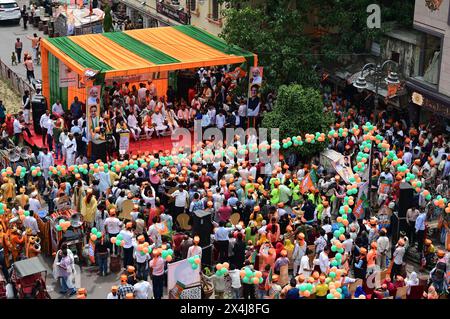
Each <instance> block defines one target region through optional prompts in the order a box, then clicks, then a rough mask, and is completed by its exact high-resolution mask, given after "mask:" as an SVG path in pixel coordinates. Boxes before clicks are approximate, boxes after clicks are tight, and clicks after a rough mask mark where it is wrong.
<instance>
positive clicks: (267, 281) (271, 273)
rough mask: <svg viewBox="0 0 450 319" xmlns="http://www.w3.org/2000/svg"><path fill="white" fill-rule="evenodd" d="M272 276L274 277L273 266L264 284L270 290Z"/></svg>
mask: <svg viewBox="0 0 450 319" xmlns="http://www.w3.org/2000/svg"><path fill="white" fill-rule="evenodd" d="M272 277H273V270H272V268H270V270H269V274H268V275H267V278H266V283H265V285H264V288H265V289H266V290H269V289H270V286H272Z"/></svg>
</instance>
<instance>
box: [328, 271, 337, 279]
mask: <svg viewBox="0 0 450 319" xmlns="http://www.w3.org/2000/svg"><path fill="white" fill-rule="evenodd" d="M328 276H330V277H331V278H335V277H336V273H335V272H334V271H330V273H329V274H328Z"/></svg>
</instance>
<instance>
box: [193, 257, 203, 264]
mask: <svg viewBox="0 0 450 319" xmlns="http://www.w3.org/2000/svg"><path fill="white" fill-rule="evenodd" d="M201 262H202V261H201V259H200V258H195V259H194V263H196V264H197V265H200V263H201Z"/></svg>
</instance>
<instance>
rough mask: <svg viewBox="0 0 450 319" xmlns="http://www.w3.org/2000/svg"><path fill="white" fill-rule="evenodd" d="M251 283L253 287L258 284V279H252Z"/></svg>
mask: <svg viewBox="0 0 450 319" xmlns="http://www.w3.org/2000/svg"><path fill="white" fill-rule="evenodd" d="M252 281H253V283H254V284H255V285H257V284H259V279H258V278H256V277H254V278H253V279H252Z"/></svg>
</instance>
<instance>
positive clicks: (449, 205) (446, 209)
mask: <svg viewBox="0 0 450 319" xmlns="http://www.w3.org/2000/svg"><path fill="white" fill-rule="evenodd" d="M445 212H446V213H447V214H450V203H448V204H447V207H445Z"/></svg>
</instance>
